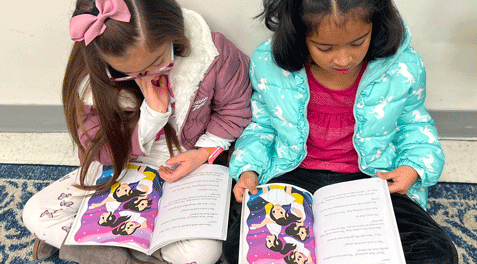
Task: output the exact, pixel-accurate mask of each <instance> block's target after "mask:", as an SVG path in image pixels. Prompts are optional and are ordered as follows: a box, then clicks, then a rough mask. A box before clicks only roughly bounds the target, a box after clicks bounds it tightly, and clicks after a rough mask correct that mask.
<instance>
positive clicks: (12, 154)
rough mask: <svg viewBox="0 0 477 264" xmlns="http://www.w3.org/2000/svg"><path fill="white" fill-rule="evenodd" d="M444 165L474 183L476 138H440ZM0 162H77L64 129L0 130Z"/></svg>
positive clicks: (453, 177) (446, 177) (449, 174)
mask: <svg viewBox="0 0 477 264" xmlns="http://www.w3.org/2000/svg"><path fill="white" fill-rule="evenodd" d="M441 142H442V148H443V149H444V153H445V154H446V165H445V167H444V172H443V173H442V177H441V179H440V181H442V182H471V183H477V141H463V140H442V141H441ZM0 146H1V148H0V163H16V164H50V165H75V166H77V165H78V164H79V163H78V157H77V151H76V150H75V148H74V147H73V142H72V140H71V138H70V137H69V135H68V134H67V133H0Z"/></svg>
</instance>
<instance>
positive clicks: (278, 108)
mask: <svg viewBox="0 0 477 264" xmlns="http://www.w3.org/2000/svg"><path fill="white" fill-rule="evenodd" d="M275 109H276V110H277V111H274V112H273V113H274V114H275V116H276V117H278V119H280V120H282V121H283V125H282V126H284V125H286V124H288V125H289V126H290V127H293V126H292V124H291V123H289V122H288V121H287V120H286V119H285V118H284V117H283V110H282V108H281V107H280V106H278V105H277V107H275Z"/></svg>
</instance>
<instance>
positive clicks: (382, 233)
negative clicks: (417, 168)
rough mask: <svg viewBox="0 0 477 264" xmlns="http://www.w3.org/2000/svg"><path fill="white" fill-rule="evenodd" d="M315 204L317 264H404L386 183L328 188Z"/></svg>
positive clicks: (318, 194)
mask: <svg viewBox="0 0 477 264" xmlns="http://www.w3.org/2000/svg"><path fill="white" fill-rule="evenodd" d="M313 200H314V204H313V212H314V215H315V224H314V227H315V232H316V233H315V237H316V255H317V256H318V261H317V263H320V264H327V263H405V260H404V253H403V250H402V245H401V240H400V237H399V232H398V230H397V225H396V220H395V217H394V211H393V208H392V204H391V198H390V194H389V190H388V187H387V182H386V181H385V180H382V179H379V178H369V179H363V180H355V181H350V182H344V183H338V184H332V185H328V186H325V187H323V188H321V189H319V190H318V191H316V192H315V194H314V196H313Z"/></svg>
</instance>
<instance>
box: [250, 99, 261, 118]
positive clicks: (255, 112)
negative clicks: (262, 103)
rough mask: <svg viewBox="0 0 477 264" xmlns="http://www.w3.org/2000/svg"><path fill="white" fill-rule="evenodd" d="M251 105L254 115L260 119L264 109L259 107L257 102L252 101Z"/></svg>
mask: <svg viewBox="0 0 477 264" xmlns="http://www.w3.org/2000/svg"><path fill="white" fill-rule="evenodd" d="M250 105H251V106H252V114H253V116H254V117H255V118H259V117H260V115H259V114H260V113H263V111H262V109H260V108H259V107H258V105H257V101H252V102H251V103H250Z"/></svg>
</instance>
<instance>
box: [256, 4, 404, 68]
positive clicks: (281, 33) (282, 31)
mask: <svg viewBox="0 0 477 264" xmlns="http://www.w3.org/2000/svg"><path fill="white" fill-rule="evenodd" d="M263 6H264V11H263V12H262V13H260V14H259V15H258V16H257V18H262V19H263V20H264V22H265V25H266V27H267V28H268V29H270V30H271V31H273V33H274V34H273V43H272V45H273V46H272V53H273V58H274V60H275V62H276V63H277V65H278V66H279V67H280V68H282V69H285V70H287V71H290V72H295V71H298V70H300V69H302V68H303V67H304V64H305V62H306V61H307V60H308V59H309V55H310V53H309V51H308V47H307V45H306V40H305V38H306V37H307V36H308V35H309V34H313V33H317V30H318V27H319V25H320V23H321V21H322V19H323V17H324V16H326V15H336V16H337V17H339V18H340V21H338V22H339V24H338V26H343V25H344V24H346V22H348V21H349V20H350V19H353V18H357V19H361V20H362V21H364V22H367V23H372V25H373V31H372V35H371V44H370V47H369V50H368V53H367V54H366V57H365V60H366V61H372V60H375V59H378V58H385V57H389V56H392V55H394V54H396V52H397V50H398V48H399V47H400V46H401V44H402V41H403V37H404V34H405V27H404V22H403V20H402V18H401V16H400V14H399V12H398V10H397V8H396V7H395V5H394V3H393V1H392V0H264V1H263Z"/></svg>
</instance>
